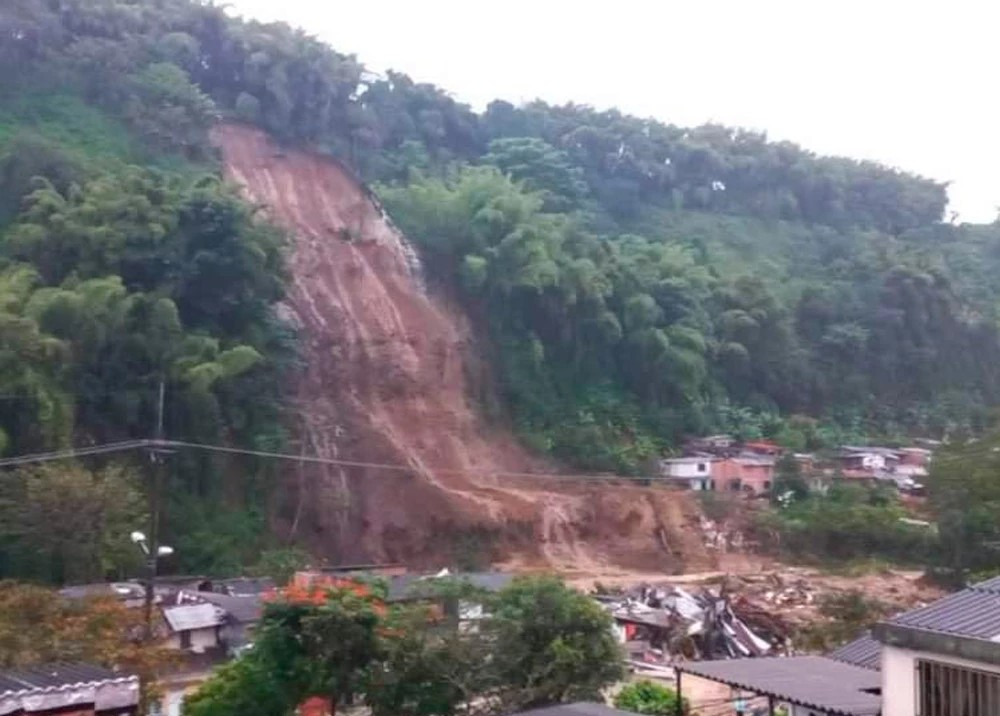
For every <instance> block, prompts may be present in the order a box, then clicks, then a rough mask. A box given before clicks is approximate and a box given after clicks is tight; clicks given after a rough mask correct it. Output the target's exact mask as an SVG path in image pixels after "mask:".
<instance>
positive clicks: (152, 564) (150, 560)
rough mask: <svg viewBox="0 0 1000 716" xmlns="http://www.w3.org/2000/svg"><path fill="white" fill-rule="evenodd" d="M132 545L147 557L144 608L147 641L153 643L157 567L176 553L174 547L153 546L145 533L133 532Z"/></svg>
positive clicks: (154, 544)
mask: <svg viewBox="0 0 1000 716" xmlns="http://www.w3.org/2000/svg"><path fill="white" fill-rule="evenodd" d="M131 538H132V543H133V544H135V545H138V547H139V549H141V550H142V553H143V555H145V557H146V597H145V602H144V604H143V607H144V609H145V615H144V616H145V619H146V641H152V639H153V598H154V596H155V584H156V565H157V561H158V560H159V559H160V557H168V556H170V555H172V554H173V553H174V548H173V547H168V546H167V545H165V544H162V545H157V544H156V543H155V538H154V543H153V545H152V546H151V545H150V544H149V542H148V541H147V540H146V535H145V534H144V533H143V532H139V531H136V532H133V533H132V535H131Z"/></svg>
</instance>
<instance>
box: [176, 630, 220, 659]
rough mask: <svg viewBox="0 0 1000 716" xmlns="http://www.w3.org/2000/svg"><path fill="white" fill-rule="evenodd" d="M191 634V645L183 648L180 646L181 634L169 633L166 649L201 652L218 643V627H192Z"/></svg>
mask: <svg viewBox="0 0 1000 716" xmlns="http://www.w3.org/2000/svg"><path fill="white" fill-rule="evenodd" d="M189 633H190V634H191V646H190V647H188V648H186V649H185V648H184V647H182V646H181V635H180V633H179V632H178V633H174V634H171V635H170V638H169V639H168V640H167V648H168V649H176V650H178V651H180V650H182V649H183V650H184V651H193V652H195V653H201V652H203V651H205V650H206V649H211V648H213V647H216V646H218V645H219V635H218V628H217V627H211V628H209V629H192V630H191V631H190V632H189Z"/></svg>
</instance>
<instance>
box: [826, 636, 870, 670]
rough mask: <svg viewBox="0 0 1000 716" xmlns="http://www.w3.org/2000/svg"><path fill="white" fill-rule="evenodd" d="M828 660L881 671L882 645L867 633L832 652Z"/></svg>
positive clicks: (828, 655)
mask: <svg viewBox="0 0 1000 716" xmlns="http://www.w3.org/2000/svg"><path fill="white" fill-rule="evenodd" d="M827 658H830V659H833V660H834V661H842V662H843V663H845V664H854V665H855V666H860V667H861V668H863V669H874V670H875V671H880V670H881V668H882V644H881V643H880V642H878V641H876V640H875V638H874V637H873V636H872V635H871V633H870V632H866V633H865V634H864V635H863V636H860V637H858V638H857V639H855V640H854V641H851V642H848V643H846V644H844V645H843V646H842V647H840V648H839V649H836V650H834V651H832V652H830V653H829V654H827Z"/></svg>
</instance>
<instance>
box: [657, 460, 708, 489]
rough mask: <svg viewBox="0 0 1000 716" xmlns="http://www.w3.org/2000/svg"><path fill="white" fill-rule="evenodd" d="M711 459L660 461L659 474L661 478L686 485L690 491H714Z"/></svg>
mask: <svg viewBox="0 0 1000 716" xmlns="http://www.w3.org/2000/svg"><path fill="white" fill-rule="evenodd" d="M712 461H713V458H711V457H704V456H694V457H675V458H667V459H663V460H660V462H659V472H660V475H661V476H662V477H665V478H668V479H671V480H676V481H678V482H681V483H684V484H686V485H687V486H688V487H690V488H691V489H692V490H712V489H715V485H714V482H713V480H712Z"/></svg>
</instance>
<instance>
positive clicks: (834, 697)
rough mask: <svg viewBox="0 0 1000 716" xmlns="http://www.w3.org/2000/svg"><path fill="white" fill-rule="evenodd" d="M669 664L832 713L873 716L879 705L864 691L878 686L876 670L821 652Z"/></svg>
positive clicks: (712, 678) (838, 715)
mask: <svg viewBox="0 0 1000 716" xmlns="http://www.w3.org/2000/svg"><path fill="white" fill-rule="evenodd" d="M675 668H676V669H677V670H679V671H681V672H683V673H686V674H693V675H695V676H700V677H702V678H706V679H711V680H712V681H718V682H720V683H723V684H728V685H729V686H734V687H736V688H739V689H745V690H746V691H752V692H754V693H757V694H761V695H764V696H773V697H775V698H776V699H778V700H780V701H786V702H788V703H793V704H798V705H800V706H806V707H808V708H811V709H815V710H817V711H824V712H826V713H829V714H836V715H837V716H876V715H877V714H878V713H879V712H880V711H881V709H882V698H881V697H880V696H876V695H875V694H874V693H869V692H870V691H877V690H879V689H881V686H882V684H881V680H882V677H881V675H880V674H878V673H877V672H875V671H872V670H871V669H863V668H861V667H860V666H852V665H851V664H844V663H842V662H839V661H834V660H832V659H827V658H826V657H822V656H792V657H785V658H782V657H774V658H766V657H765V658H757V659H728V660H723V661H692V662H688V663H683V664H676V665H675ZM681 687H682V691H683V681H682V682H681Z"/></svg>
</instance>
